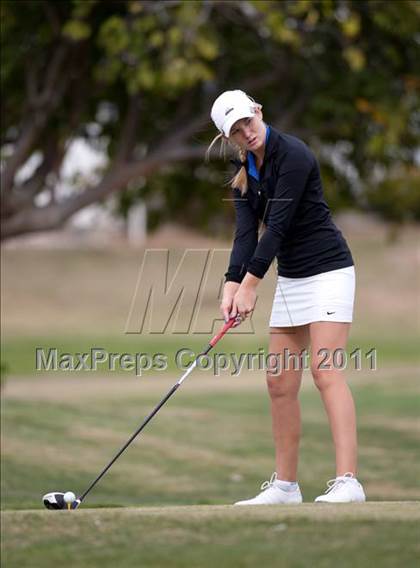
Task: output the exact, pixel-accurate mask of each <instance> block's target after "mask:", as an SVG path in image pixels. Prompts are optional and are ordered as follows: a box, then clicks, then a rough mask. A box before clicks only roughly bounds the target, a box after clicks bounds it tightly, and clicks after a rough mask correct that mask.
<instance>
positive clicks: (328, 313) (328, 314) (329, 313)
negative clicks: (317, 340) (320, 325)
mask: <svg viewBox="0 0 420 568" xmlns="http://www.w3.org/2000/svg"><path fill="white" fill-rule="evenodd" d="M331 314H335V312H327V316H330V315H331Z"/></svg>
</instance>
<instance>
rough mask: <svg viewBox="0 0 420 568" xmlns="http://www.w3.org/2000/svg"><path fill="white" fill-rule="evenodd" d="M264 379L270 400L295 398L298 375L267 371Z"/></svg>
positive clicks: (298, 382) (297, 387)
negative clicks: (275, 373) (276, 373)
mask: <svg viewBox="0 0 420 568" xmlns="http://www.w3.org/2000/svg"><path fill="white" fill-rule="evenodd" d="M266 380H267V389H268V393H269V395H270V398H271V400H276V399H282V398H293V399H295V398H297V396H298V394H299V388H300V377H299V376H298V375H293V376H292V375H290V374H286V373H280V374H278V375H273V374H271V373H269V372H268V373H267V376H266Z"/></svg>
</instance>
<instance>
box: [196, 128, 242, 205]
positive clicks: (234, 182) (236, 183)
mask: <svg viewBox="0 0 420 568" xmlns="http://www.w3.org/2000/svg"><path fill="white" fill-rule="evenodd" d="M218 140H220V141H221V142H220V150H219V156H220V157H223V159H224V160H225V159H226V147H227V139H226V138H225V136H224V135H223V134H222V133H220V134H218V135H217V136H215V137H214V138H213V140H212V141H211V143H210V145H209V147H208V148H207V151H206V156H205V159H206V162H208V161H209V160H210V152H211V149H212V148H213V146H214V145H215V144H216V142H217V141H218ZM231 145H232V144H231ZM233 147H234V148H235V150H236V152H237V154H238V157H239V159H240V161H241V162H242V167H241V168H240V170H239V171H238V173H237V174H235V176H234V177H233V178H232V179H230V180H229V181H228V182H227V184H230V186H231V187H232V188H233V189H235V188H238V189H239V190H240V192H241V195H245V193H246V192H247V190H248V179H247V176H246V168H245V161H246V151H245V150H243V149H242V148H240V147H239V146H236V145H235V146H233ZM227 184H226V185H227Z"/></svg>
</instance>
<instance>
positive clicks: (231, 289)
mask: <svg viewBox="0 0 420 568" xmlns="http://www.w3.org/2000/svg"><path fill="white" fill-rule="evenodd" d="M239 287H240V284H239V283H238V282H226V284H225V285H224V287H223V298H222V302H221V304H220V312H221V314H222V316H223V319H224V320H225V322H228V321H229V318H230V317H232V316H231V311H232V307H233V298H234V296H235V294H236V292H237V291H238V289H239Z"/></svg>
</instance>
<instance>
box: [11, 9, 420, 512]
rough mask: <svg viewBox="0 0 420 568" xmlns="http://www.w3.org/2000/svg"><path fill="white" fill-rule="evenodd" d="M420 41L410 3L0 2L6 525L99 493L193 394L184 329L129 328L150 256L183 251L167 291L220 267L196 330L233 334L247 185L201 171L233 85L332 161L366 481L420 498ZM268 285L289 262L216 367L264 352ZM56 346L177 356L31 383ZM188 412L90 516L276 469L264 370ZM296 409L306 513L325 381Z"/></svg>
mask: <svg viewBox="0 0 420 568" xmlns="http://www.w3.org/2000/svg"><path fill="white" fill-rule="evenodd" d="M419 30H420V4H419V3H418V2H415V1H410V0H399V1H390V0H387V1H380V0H378V1H347V0H300V1H282V2H272V1H251V0H246V1H225V2H219V1H212V0H196V1H163V2H162V1H119V2H111V1H101V2H100V1H92V0H83V1H78V0H73V1H65V0H63V1H60V2H53V1H42V2H41V1H39V2H37V1H31V2H25V1H20V2H9V1H3V2H2V3H1V41H2V46H1V47H2V49H1V81H2V94H3V96H2V121H1V175H2V191H1V202H2V208H1V220H2V229H1V238H2V371H3V379H2V392H3V397H2V400H3V436H4V438H3V441H4V443H3V466H4V475H3V476H2V484H3V491H4V493H3V507H5V508H18V509H24V508H28V507H33V508H34V507H36V508H38V507H39V506H40V496H41V495H42V494H43V493H44V492H45V491H47V490H52V489H57V486H59V485H60V484H62V485H63V489H64V490H66V489H68V488H69V487H70V488H75V489H76V488H79V489H82V488H83V487H84V486H85V485H86V484H87V483H88V481H90V479H92V477H94V475H96V472H97V469H98V468H99V467H100V466H101V465H102V464H104V463H105V462H106V461H107V459H108V458H109V457H110V456H111V455H112V452H113V451H114V449H115V448H117V447H118V446H119V445H120V444H121V443H122V442H123V441H124V440H125V438H126V437H127V436H128V434H129V433H130V432H131V431H133V430H134V429H135V427H136V425H137V423H138V421H139V420H140V419H141V417H142V416H143V415H144V414H145V413H146V412H148V410H149V409H150V408H151V405H153V404H155V403H156V402H157V401H158V400H159V399H160V398H161V396H163V394H164V392H166V390H165V389H166V387H168V388H169V386H170V385H171V384H172V383H173V382H174V380H176V379H177V378H178V376H179V373H177V370H176V366H175V364H174V362H173V357H172V356H173V354H174V353H175V352H176V351H177V350H178V349H180V348H182V347H191V348H192V349H197V350H198V349H200V347H202V346H203V345H205V344H206V342H207V340H208V338H209V335H206V334H205V333H203V332H202V333H201V334H200V333H194V329H193V328H191V329H190V328H189V329H187V330H184V331H183V332H182V333H179V331H178V332H177V333H175V332H174V330H175V327H174V322H173V319H172V320H170V321H169V323H168V326H167V327H165V328H164V329H162V330H161V331H160V333H157V334H156V333H155V334H151V333H148V331H147V330H143V331H142V332H141V333H138V334H129V335H127V334H126V333H125V325H126V322H127V318H128V315H129V311H130V307H131V305H132V301H133V295H134V293H135V290H136V283H137V279H138V275H139V271H140V268H141V265H142V261H143V258H144V252H145V250H146V249H164V250H166V249H167V250H169V251H170V252H171V255H172V256H171V261H170V263H169V274H172V275H173V274H174V273H175V270H176V266H177V260H176V259H178V260H179V259H180V258H181V256H182V254H183V253H184V251H185V250H186V249H203V250H209V251H213V250H220V251H222V253H221V254H220V255H219V256H218V260H217V262H216V263H215V264H214V265H212V277H213V279H215V281H216V285H215V287H213V289H212V290H213V292H208V293H207V295H206V294H204V296H203V297H202V298H201V300H202V304H201V310H202V311H201V312H200V313H201V315H202V317H203V318H205V319H207V320H208V321H210V322H213V323H212V325H211V326H210V328H211V329H212V330H213V331H215V330H216V329H218V326H219V324H220V322H218V321H217V320H218V318H219V308H218V306H219V298H218V293H217V292H220V287H221V284H222V281H223V274H224V272H225V270H226V266H227V261H228V255H229V249H230V247H231V242H232V236H233V233H234V211H233V207H232V204H231V202H229V201H226V199H228V198H229V197H230V189H229V187H228V185H227V182H228V180H229V178H230V177H231V175H232V173H233V172H232V167H231V164H230V163H229V157H230V156H228V157H227V158H226V160H223V159H221V157H220V156H219V154H218V151H217V150H215V151H214V152H213V154H212V159H211V161H210V162H209V163H206V162H205V160H204V155H205V151H206V149H207V147H208V145H209V143H210V142H211V140H212V139H213V137H214V136H215V135H216V134H217V132H216V131H215V128H214V126H213V125H212V124H211V122H210V108H211V104H212V102H213V101H214V99H215V98H216V97H217V96H218V94H220V93H221V92H222V91H224V90H227V89H233V88H240V89H243V90H245V91H246V92H248V93H249V94H250V95H251V96H253V97H254V98H255V99H256V100H257V101H258V102H260V103H261V104H262V105H263V113H264V119H265V121H266V122H267V123H268V124H270V125H272V126H274V127H275V128H277V129H279V130H280V131H284V132H287V133H289V134H293V135H295V136H298V137H300V138H301V139H303V140H304V141H305V142H306V143H307V144H308V145H309V146H310V147H311V149H312V150H313V151H314V153H315V154H316V156H317V158H318V160H319V162H320V164H321V169H322V176H323V180H324V188H325V194H326V198H327V201H328V203H329V204H330V207H331V209H332V211H333V215H334V219H335V221H336V223H337V225H338V226H339V228H340V229H341V230H342V231H343V233H344V236H345V237H346V239H347V241H348V243H349V245H350V248H351V250H352V252H353V256H354V259H355V263H356V270H357V278H358V280H357V293H356V306H355V320H354V324H353V327H352V333H351V339H350V345H349V351H350V350H351V349H355V348H357V347H360V349H361V350H362V354H363V362H362V370H361V371H356V370H354V366H353V368H349V370H348V376H349V381H350V385H351V388H352V389H353V392H354V394H355V398H356V404H357V407H358V412H359V431H360V434H359V436H360V477H361V479H362V480H363V481H364V483H365V487H366V490H367V494H368V496H369V498H370V499H373V500H375V499H380V500H407V499H419V498H420V488H419V486H418V475H416V468H415V467H414V466H415V465H417V466H418V465H419V464H418V451H417V450H418V442H419V439H420V426H419V410H420V397H419V395H420V393H419V390H420V388H419V382H418V378H419V371H420V369H419V355H418V351H419V348H418V346H419V338H420V337H419V336H420V333H419V332H420V306H419V290H420V286H419V284H420V277H419V258H420V255H419V252H420V251H419V236H420V228H419V221H420V176H419V169H418V168H419V162H420V145H419V133H420V111H419V87H420V76H419V62H420V49H419V48H420V31H419ZM174 259H175V260H174ZM159 270H160V267H157V269H156V276H154V277H155V278H156V280H157V281H158V280H159V279H160V281H161V280H162V278H164V275H163V274H162V273H161V272H160V273H159ZM188 271H190V272H188ZM186 274H187V276H188V275H189V274H190V275H191V278H192V277H193V275H194V274H195V267H194V265H188V266H187V268H186ZM188 278H189V276H188ZM140 285H141V282H140ZM274 286H275V267H272V270H271V272H270V273H269V274H267V277H266V278H265V279H264V281H263V283H262V285H261V286H260V288H259V295H258V306H257V308H258V309H257V310H256V311H255V314H254V316H253V321H252V324H250V323H249V322H248V323H247V326H248V327H246V328H244V329H243V330H242V331H241V330H240V329H238V330H237V332H236V333H232V334H230V335H229V336H228V337H226V339H225V340H224V342H223V345H221V346H220V349H219V350H224V351H228V352H230V351H231V352H243V351H246V350H252V351H257V350H258V348H259V347H261V348H264V349H267V325H268V317H269V312H270V308H271V302H272V297H273V293H274ZM214 289H215V290H216V293H214ZM189 293H190V292H188V293H186V296H185V297H184V299H183V301H184V302H186V305H188V302H193V301H194V298H195V296H194V295H193V294H192V295H191V296H189V295H188V294H189ZM154 309H155V310H156V312H155V313H158V312H159V305H155V306H154ZM162 309H163V308H162ZM168 317H169V316H168ZM211 329H210V330H209V333H210V331H211ZM52 346H55V347H57V348H59V349H60V351H61V352H69V353H75V352H81V351H86V350H89V349H90V348H91V347H95V346H96V347H98V346H99V347H103V348H105V349H108V350H109V351H115V352H129V353H135V352H139V351H140V352H149V353H152V352H162V353H166V354H167V355H168V357H169V361H170V362H171V364H170V368H169V369H168V371H167V372H165V373H160V374H159V376H158V377H157V376H152V375H151V374H150V373H149V374H147V375H146V376H145V377H143V378H141V379H136V378H135V376H134V375H133V374H132V373H131V374H130V373H127V372H125V373H115V372H114V373H107V374H105V373H101V372H99V373H80V372H79V373H70V372H67V373H66V372H64V371H62V372H58V373H56V374H52V373H45V372H44V373H40V372H37V371H36V370H35V349H36V347H44V348H49V347H52ZM373 348H375V349H376V350H377V360H378V363H377V365H378V370H377V371H371V370H370V369H369V368H368V361H367V359H366V357H365V354H366V353H367V352H368V351H369V350H370V349H373ZM176 397H177V398H176V400H173V401H171V404H170V405H169V406H168V408H165V409H164V411H162V416H161V415H159V418H158V419H157V421H156V423H154V424H153V425H152V426H151V427H150V429H149V431H148V432H147V433H145V435H144V438H143V440H142V441H141V443H139V446H138V447H136V448H131V449H130V451H129V452H128V453H127V455H126V456H125V457H124V458H123V459H121V460H120V462H119V463H118V464H117V465H116V466H115V467H114V468H113V471H112V472H110V473H109V474H108V476H107V477H106V479H104V481H103V483H101V485H100V486H98V488H97V490H95V492H94V493H93V494H92V498H91V504H92V505H95V504H96V505H99V504H102V505H103V504H107V505H124V504H132V503H133V500H134V502H135V503H136V504H161V503H162V502H164V503H166V504H168V503H182V504H193V503H226V502H228V503H230V502H232V501H233V500H235V499H237V498H244V497H245V496H246V495H248V494H249V495H251V494H253V492H255V488H256V487H257V484H258V483H259V482H261V481H262V478H264V476H266V475H267V476H268V475H269V474H270V472H271V471H272V469H273V454H272V442H271V424H270V415H269V405H268V398H267V395H266V393H265V382H264V372H263V371H256V372H244V373H243V374H242V375H241V376H240V377H236V378H234V377H232V376H230V374H229V372H225V373H224V374H222V376H221V377H218V378H217V377H216V378H215V377H212V376H210V374H209V373H207V374H206V373H205V372H197V374H196V376H194V377H191V380H190V383H189V384H187V383H186V384H185V388H183V390H182V392H179V393H177V395H176ZM302 406H303V412H302V415H303V421H304V438H303V443H302V461H301V470H300V475H301V483H302V486H303V488H304V494H305V498H306V499H307V500H310V499H311V498H313V497H315V496H316V495H317V494H319V492H320V491H321V489H322V486H323V484H324V480H325V479H327V478H329V477H332V476H333V475H334V461H333V453H332V443H331V440H330V434H329V431H328V427H327V420H326V417H325V415H324V412H323V408H322V405H321V401H320V399H319V396H318V393H317V392H316V389H315V388H314V386H313V384H312V381H311V377H310V376H309V375H308V376H306V377H305V384H304V387H303V390H302ZM209 432H211V435H209ZM64 442H65V444H66V447H67V450H66V451H65V450H64V448H63V443H64ZM68 448H71V451H70V452H69V451H68ZM415 461H417V464H415V463H414V462H415ZM28 472H30V475H28ZM198 480H199V481H198ZM58 488H60V487H58Z"/></svg>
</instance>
